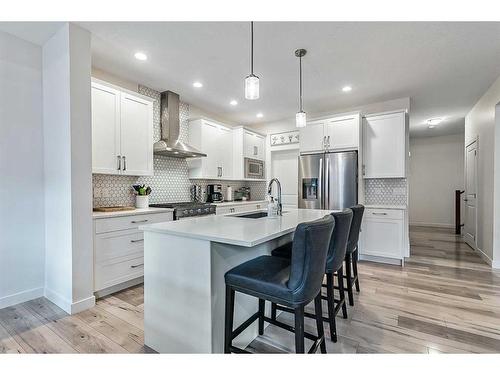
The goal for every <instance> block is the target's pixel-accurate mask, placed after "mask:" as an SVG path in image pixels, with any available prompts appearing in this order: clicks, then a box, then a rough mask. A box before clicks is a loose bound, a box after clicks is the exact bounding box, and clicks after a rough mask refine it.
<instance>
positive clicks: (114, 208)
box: [94, 206, 135, 212]
mask: <svg viewBox="0 0 500 375" xmlns="http://www.w3.org/2000/svg"><path fill="white" fill-rule="evenodd" d="M133 210H135V207H131V206H109V207H94V211H95V212H117V211H133Z"/></svg>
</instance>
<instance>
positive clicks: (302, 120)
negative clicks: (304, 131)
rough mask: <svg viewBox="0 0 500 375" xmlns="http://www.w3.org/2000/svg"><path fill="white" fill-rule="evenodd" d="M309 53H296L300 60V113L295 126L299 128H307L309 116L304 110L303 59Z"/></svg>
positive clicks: (299, 50) (296, 116)
mask: <svg viewBox="0 0 500 375" xmlns="http://www.w3.org/2000/svg"><path fill="white" fill-rule="evenodd" d="M306 53H307V51H306V50H305V49H298V50H296V51H295V56H296V57H298V58H299V111H298V112H297V114H296V115H295V126H296V127H297V128H304V127H306V126H307V116H306V113H305V112H304V111H303V110H302V57H303V56H305V54H306Z"/></svg>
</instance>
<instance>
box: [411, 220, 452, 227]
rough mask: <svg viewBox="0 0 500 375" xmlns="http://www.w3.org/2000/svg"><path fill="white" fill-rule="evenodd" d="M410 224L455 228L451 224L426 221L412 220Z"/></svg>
mask: <svg viewBox="0 0 500 375" xmlns="http://www.w3.org/2000/svg"><path fill="white" fill-rule="evenodd" d="M412 225H413V226H416V227H435V228H455V226H454V225H453V224H443V223H428V222H422V221H412V222H410V226H412Z"/></svg>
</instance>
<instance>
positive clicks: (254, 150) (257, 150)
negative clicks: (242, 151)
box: [253, 146, 259, 156]
mask: <svg viewBox="0 0 500 375" xmlns="http://www.w3.org/2000/svg"><path fill="white" fill-rule="evenodd" d="M253 154H254V156H256V155H258V154H259V148H258V147H257V146H253Z"/></svg>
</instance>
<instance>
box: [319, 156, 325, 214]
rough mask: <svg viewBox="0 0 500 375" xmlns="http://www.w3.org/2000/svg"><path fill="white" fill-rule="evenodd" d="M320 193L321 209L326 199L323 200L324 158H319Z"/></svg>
mask: <svg viewBox="0 0 500 375" xmlns="http://www.w3.org/2000/svg"><path fill="white" fill-rule="evenodd" d="M318 176H319V177H318V194H319V195H320V196H319V199H318V200H319V204H320V209H323V208H324V201H323V197H324V195H323V192H324V191H323V190H324V189H323V158H321V159H319V174H318Z"/></svg>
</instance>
